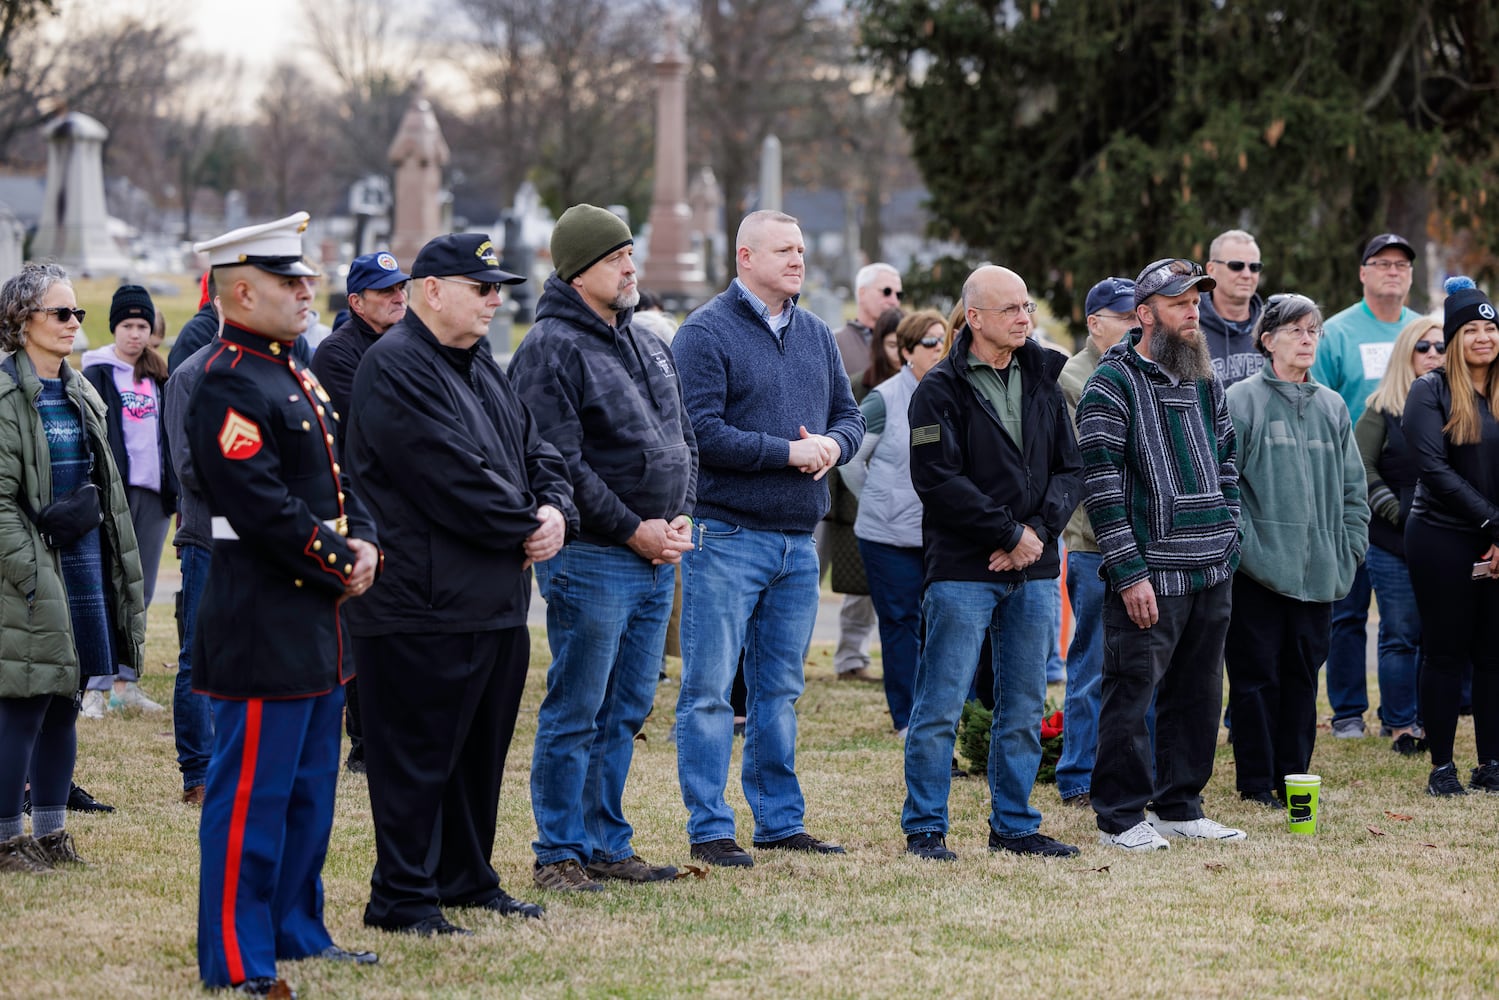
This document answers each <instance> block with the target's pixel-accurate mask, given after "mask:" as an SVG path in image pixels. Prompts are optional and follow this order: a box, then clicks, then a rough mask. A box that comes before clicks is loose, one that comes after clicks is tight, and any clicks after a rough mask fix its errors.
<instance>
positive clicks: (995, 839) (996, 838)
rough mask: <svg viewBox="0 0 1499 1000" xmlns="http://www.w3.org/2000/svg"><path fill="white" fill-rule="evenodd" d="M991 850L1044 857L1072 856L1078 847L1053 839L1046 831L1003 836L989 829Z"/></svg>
mask: <svg viewBox="0 0 1499 1000" xmlns="http://www.w3.org/2000/svg"><path fill="white" fill-rule="evenodd" d="M989 850H991V851H1009V852H1010V853H1011V854H1033V855H1036V856H1037V857H1042V858H1070V857H1072V856H1073V855H1074V854H1076V853H1077V848H1076V847H1073V846H1072V845H1071V844H1064V843H1062V842H1061V841H1060V840H1052V839H1051V838H1050V837H1048V836H1047V835H1046V834H1044V833H1033V834H1030V835H1029V836H1026V837H1001V836H1000V835H999V834H997V833H995V832H994V831H993V830H990V831H989Z"/></svg>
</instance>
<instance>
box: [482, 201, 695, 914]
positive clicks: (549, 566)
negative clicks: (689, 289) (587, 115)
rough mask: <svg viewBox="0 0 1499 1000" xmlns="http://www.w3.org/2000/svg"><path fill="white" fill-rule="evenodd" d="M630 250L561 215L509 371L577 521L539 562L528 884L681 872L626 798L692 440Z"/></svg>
mask: <svg viewBox="0 0 1499 1000" xmlns="http://www.w3.org/2000/svg"><path fill="white" fill-rule="evenodd" d="M634 252H635V250H634V240H633V237H632V236H631V235H630V230H629V227H628V226H626V225H625V224H624V222H622V221H621V220H620V219H618V218H617V217H615V216H614V215H613V214H611V213H609V212H607V211H605V210H604V209H601V208H596V207H594V206H592V205H576V206H574V207H572V208H570V209H568V210H567V211H566V212H564V213H563V214H562V218H561V219H559V220H558V221H557V226H556V228H555V229H554V230H553V232H552V262H553V264H554V265H555V266H556V268H557V270H556V272H555V273H554V274H552V275H551V276H550V277H548V278H547V281H546V285H545V287H544V289H543V291H542V293H541V298H540V300H539V301H538V302H537V307H536V316H537V321H536V325H535V326H534V327H532V328H531V331H530V332H529V333H527V334H526V337H525V340H523V341H522V342H521V346H520V349H519V350H518V351H516V353H515V359H514V360H513V361H512V362H511V365H510V378H511V381H512V382H513V383H514V385H515V389H516V391H517V392H518V393H519V394H520V396H521V398H522V399H523V400H525V402H526V405H527V406H528V407H529V408H530V410H531V412H532V415H533V417H534V418H535V420H536V425H537V427H538V429H539V430H540V431H541V434H542V436H543V437H545V438H546V440H547V441H548V442H550V443H551V444H552V445H553V446H554V447H555V448H556V449H557V450H558V451H560V452H561V453H562V456H563V458H564V459H566V461H567V467H568V472H569V473H570V474H571V476H572V480H573V490H574V499H575V501H576V502H577V505H578V511H579V514H580V517H581V522H582V530H581V532H580V534H579V536H578V537H577V538H576V539H575V540H573V541H571V542H569V543H568V544H567V545H565V546H563V549H562V551H561V552H560V553H558V554H557V555H556V556H554V557H553V558H552V559H550V560H548V561H546V562H543V563H538V564H537V565H536V581H537V585H538V586H539V587H540V590H541V595H542V597H543V598H545V599H546V603H547V641H548V643H549V644H550V645H551V649H552V665H551V667H550V668H549V669H548V671H547V693H546V697H545V699H544V700H543V701H542V703H541V710H540V712H539V714H538V716H537V727H536V750H535V753H534V754H533V756H532V759H531V808H532V810H533V811H534V812H535V814H536V842H535V843H534V844H533V845H532V847H533V849H534V850H535V852H536V863H535V867H534V878H535V880H536V884H537V885H539V886H541V887H542V888H544V889H555V890H559V891H564V892H580V891H581V892H595V891H598V890H599V889H601V888H602V886H600V885H599V883H598V882H597V881H595V880H596V879H622V880H624V881H629V882H656V881H660V880H663V879H669V878H671V877H672V876H674V875H675V874H676V869H675V868H672V867H670V866H667V865H652V864H649V863H647V862H646V861H644V860H642V859H641V858H640V857H639V856H638V855H636V854H635V851H634V848H633V847H631V844H630V841H631V838H632V836H633V835H634V831H633V830H632V829H631V827H630V824H629V823H628V822H627V821H626V820H625V818H624V812H623V807H622V805H621V798H622V796H623V794H624V787H625V776H626V774H628V772H629V770H630V759H631V756H632V754H633V752H634V746H635V743H634V740H635V734H636V733H637V732H639V730H640V727H641V724H642V723H644V721H645V717H646V715H647V714H648V713H649V712H650V709H651V704H652V702H653V701H654V699H655V694H656V681H657V677H658V671H659V669H660V666H661V655H662V650H663V648H664V646H665V643H666V626H667V619H668V618H669V617H670V614H671V604H672V593H673V590H674V587H675V580H676V569H675V567H676V564H677V563H679V562H680V561H681V559H682V553H683V552H685V551H686V550H687V549H690V548H691V547H692V543H691V541H690V539H691V536H692V529H691V524H692V521H691V518H689V517H688V516H687V513H688V512H689V511H691V510H692V507H693V504H694V503H695V500H696V492H697V491H696V486H697V442H696V439H695V438H694V437H693V433H692V425H691V423H690V422H689V421H688V420H687V417H686V415H685V410H684V408H683V403H682V393H681V387H680V384H679V382H678V379H677V371H676V365H675V364H674V362H673V361H672V356H671V351H670V350H669V349H668V348H667V346H666V344H665V343H664V342H663V341H662V340H661V339H660V338H659V337H657V336H655V335H654V334H652V333H649V332H647V331H646V330H645V329H644V328H636V327H634V326H632V325H631V322H630V320H631V317H632V314H633V312H634V308H635V305H636V303H637V302H638V301H639V299H640V293H639V291H638V290H637V288H636V284H635V263H634V260H633V255H634Z"/></svg>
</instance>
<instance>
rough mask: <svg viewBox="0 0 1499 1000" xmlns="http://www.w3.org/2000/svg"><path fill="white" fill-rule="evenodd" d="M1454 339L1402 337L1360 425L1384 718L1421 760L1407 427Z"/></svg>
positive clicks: (1425, 332) (1406, 750) (1438, 325)
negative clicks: (1426, 381)
mask: <svg viewBox="0 0 1499 1000" xmlns="http://www.w3.org/2000/svg"><path fill="white" fill-rule="evenodd" d="M1446 351H1447V342H1446V341H1445V340H1444V339H1443V336H1442V321H1441V320H1439V319H1433V318H1432V317H1430V316H1422V317H1421V318H1419V319H1416V320H1412V321H1411V322H1409V323H1407V324H1406V325H1405V328H1404V329H1402V330H1401V331H1400V335H1399V336H1397V337H1396V338H1395V346H1394V347H1393V348H1392V349H1391V353H1390V363H1389V366H1388V367H1386V368H1385V373H1384V377H1383V378H1381V379H1380V380H1379V387H1378V388H1377V389H1375V390H1374V392H1373V393H1372V394H1371V395H1370V396H1369V402H1368V404H1367V405H1366V406H1365V407H1364V412H1363V414H1362V415H1361V416H1360V417H1359V418H1358V423H1356V424H1355V425H1354V427H1353V436H1354V438H1355V439H1356V440H1357V441H1358V450H1359V455H1360V457H1362V458H1363V460H1364V475H1365V478H1366V480H1367V482H1368V485H1369V508H1370V512H1371V514H1372V516H1371V517H1370V518H1369V551H1368V553H1367V555H1365V557H1364V565H1365V567H1366V568H1367V569H1368V572H1369V580H1370V582H1371V583H1372V584H1373V587H1374V599H1375V601H1376V602H1378V605H1379V720H1380V723H1381V735H1383V736H1386V737H1392V738H1393V742H1392V743H1391V744H1390V749H1392V750H1394V751H1395V752H1396V753H1398V754H1403V755H1405V756H1414V755H1416V754H1419V753H1423V752H1425V750H1426V740H1425V734H1424V730H1422V729H1421V723H1420V719H1421V712H1420V702H1419V699H1418V698H1417V688H1416V679H1417V676H1418V672H1419V671H1418V666H1419V663H1420V656H1421V615H1420V614H1419V613H1418V612H1417V610H1416V595H1415V593H1414V592H1413V591H1412V590H1411V575H1410V569H1409V567H1407V566H1406V563H1405V521H1406V518H1407V517H1408V516H1409V515H1410V510H1411V501H1412V500H1413V499H1415V495H1416V457H1415V455H1414V454H1413V453H1412V452H1411V449H1410V445H1409V443H1408V442H1407V441H1406V439H1405V432H1404V431H1403V430H1402V429H1401V427H1400V418H1401V415H1402V414H1403V413H1405V401H1406V398H1407V397H1408V396H1409V395H1410V390H1411V383H1412V382H1414V381H1415V380H1416V379H1418V378H1420V377H1421V376H1422V375H1425V374H1426V373H1427V372H1429V371H1435V370H1436V369H1438V368H1440V367H1442V361H1443V357H1444V355H1445V354H1446Z"/></svg>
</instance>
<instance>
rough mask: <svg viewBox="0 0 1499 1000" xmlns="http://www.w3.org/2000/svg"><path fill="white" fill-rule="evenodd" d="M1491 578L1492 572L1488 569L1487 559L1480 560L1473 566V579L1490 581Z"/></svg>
mask: <svg viewBox="0 0 1499 1000" xmlns="http://www.w3.org/2000/svg"><path fill="white" fill-rule="evenodd" d="M1493 578H1494V571H1493V570H1492V569H1490V568H1489V561H1488V560H1487V559H1480V560H1478V561H1477V562H1476V563H1474V564H1473V579H1475V580H1492V579H1493Z"/></svg>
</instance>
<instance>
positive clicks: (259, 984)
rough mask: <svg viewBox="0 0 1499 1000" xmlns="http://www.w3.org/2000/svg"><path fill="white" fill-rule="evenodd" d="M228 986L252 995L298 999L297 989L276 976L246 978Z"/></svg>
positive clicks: (287, 999) (238, 991)
mask: <svg viewBox="0 0 1499 1000" xmlns="http://www.w3.org/2000/svg"><path fill="white" fill-rule="evenodd" d="M227 988H228V989H231V990H233V991H234V992H236V993H243V994H245V995H246V996H251V997H277V998H283V997H284V998H285V1000H297V991H296V990H294V989H292V988H291V987H290V986H288V985H287V982H286V980H284V979H277V978H276V977H275V976H256V977H255V978H254V979H246V980H245V981H244V982H242V983H235V984H234V985H233V986H230V987H227Z"/></svg>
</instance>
